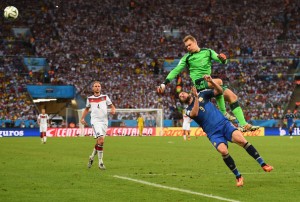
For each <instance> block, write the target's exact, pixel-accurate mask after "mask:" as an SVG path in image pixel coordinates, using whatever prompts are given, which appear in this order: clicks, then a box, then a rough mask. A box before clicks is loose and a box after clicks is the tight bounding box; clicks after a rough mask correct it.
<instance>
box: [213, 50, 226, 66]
mask: <svg viewBox="0 0 300 202" xmlns="http://www.w3.org/2000/svg"><path fill="white" fill-rule="evenodd" d="M209 50H210V52H211V59H213V60H214V61H216V62H219V63H221V64H227V62H228V60H225V62H224V63H223V62H222V61H221V60H220V59H219V58H218V53H216V51H214V50H211V49H209Z"/></svg>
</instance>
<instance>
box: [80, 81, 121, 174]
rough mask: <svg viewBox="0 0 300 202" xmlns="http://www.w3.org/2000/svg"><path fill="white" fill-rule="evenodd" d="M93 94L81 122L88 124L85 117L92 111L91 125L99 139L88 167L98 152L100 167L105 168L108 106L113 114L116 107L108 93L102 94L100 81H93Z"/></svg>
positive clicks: (89, 98) (88, 100)
mask: <svg viewBox="0 0 300 202" xmlns="http://www.w3.org/2000/svg"><path fill="white" fill-rule="evenodd" d="M92 89H93V93H94V94H93V95H92V96H89V97H88V98H87V101H86V108H85V110H84V111H83V113H82V117H81V121H80V122H81V123H82V124H84V125H87V123H86V122H85V117H86V115H87V114H88V113H89V111H91V125H92V127H93V130H94V137H95V138H96V139H97V141H96V145H95V147H94V149H93V153H92V155H91V156H90V157H89V162H88V168H90V167H91V166H92V164H93V161H94V157H95V156H96V154H98V159H99V168H100V169H102V170H104V169H105V166H104V164H103V145H104V138H105V135H106V130H107V127H108V116H107V107H110V108H111V114H115V113H116V108H115V106H114V105H113V104H112V102H111V100H110V98H109V97H108V96H107V95H104V94H101V84H100V82H99V81H95V82H93V85H92Z"/></svg>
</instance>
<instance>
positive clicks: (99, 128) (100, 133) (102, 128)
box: [92, 122, 107, 138]
mask: <svg viewBox="0 0 300 202" xmlns="http://www.w3.org/2000/svg"><path fill="white" fill-rule="evenodd" d="M92 128H93V131H94V137H95V138H98V137H105V136H106V131H107V124H106V123H101V122H96V123H92Z"/></svg>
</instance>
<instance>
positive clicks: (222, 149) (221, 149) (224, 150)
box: [217, 143, 228, 156]
mask: <svg viewBox="0 0 300 202" xmlns="http://www.w3.org/2000/svg"><path fill="white" fill-rule="evenodd" d="M217 150H218V152H219V153H220V154H221V155H222V156H225V155H227V154H228V148H227V146H226V145H225V144H224V143H221V144H219V146H218V147H217Z"/></svg>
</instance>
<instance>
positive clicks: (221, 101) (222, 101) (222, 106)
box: [205, 79, 236, 121]
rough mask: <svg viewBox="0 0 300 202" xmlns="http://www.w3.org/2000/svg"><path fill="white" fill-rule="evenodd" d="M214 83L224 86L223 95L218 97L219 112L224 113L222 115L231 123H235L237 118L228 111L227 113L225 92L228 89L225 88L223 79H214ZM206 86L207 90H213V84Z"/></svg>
mask: <svg viewBox="0 0 300 202" xmlns="http://www.w3.org/2000/svg"><path fill="white" fill-rule="evenodd" d="M213 81H214V82H215V83H217V84H219V85H220V86H222V88H223V94H221V95H218V96H216V102H217V105H218V108H219V110H220V111H221V112H222V114H223V115H224V116H225V117H226V118H227V119H228V120H229V121H235V120H236V118H235V117H234V116H232V115H230V114H229V113H228V112H227V111H226V105H225V99H224V91H225V89H226V88H227V87H225V86H223V81H222V80H221V79H213ZM205 84H206V86H205V87H206V88H212V86H211V84H209V83H207V82H206V83H205Z"/></svg>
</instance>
